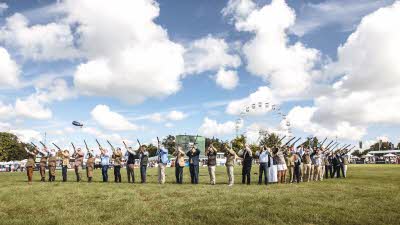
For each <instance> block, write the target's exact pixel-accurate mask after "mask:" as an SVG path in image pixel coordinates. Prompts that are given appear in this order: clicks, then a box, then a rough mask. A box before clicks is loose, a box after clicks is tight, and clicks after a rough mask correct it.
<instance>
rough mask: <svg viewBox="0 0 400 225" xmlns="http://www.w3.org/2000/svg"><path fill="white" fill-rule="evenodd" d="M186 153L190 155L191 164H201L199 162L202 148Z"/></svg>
mask: <svg viewBox="0 0 400 225" xmlns="http://www.w3.org/2000/svg"><path fill="white" fill-rule="evenodd" d="M186 155H187V156H188V157H189V164H190V165H194V166H198V165H199V162H200V150H199V149H196V150H195V151H194V152H192V151H191V150H189V151H188V152H186Z"/></svg>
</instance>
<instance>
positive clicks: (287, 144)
mask: <svg viewBox="0 0 400 225" xmlns="http://www.w3.org/2000/svg"><path fill="white" fill-rule="evenodd" d="M295 138H296V137H292V138H291V139H290V140H289V141H288V142H286V143H285V144H284V145H282V146H281V147H283V146H287V145H288V144H289V143H290V142H291V141H293V140H294V139H295Z"/></svg>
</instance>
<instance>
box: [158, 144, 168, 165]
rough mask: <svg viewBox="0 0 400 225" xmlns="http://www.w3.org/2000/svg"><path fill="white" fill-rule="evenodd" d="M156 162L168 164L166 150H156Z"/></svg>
mask: <svg viewBox="0 0 400 225" xmlns="http://www.w3.org/2000/svg"><path fill="white" fill-rule="evenodd" d="M157 156H158V162H159V163H163V164H167V163H168V150H166V149H164V148H160V149H158V150H157Z"/></svg>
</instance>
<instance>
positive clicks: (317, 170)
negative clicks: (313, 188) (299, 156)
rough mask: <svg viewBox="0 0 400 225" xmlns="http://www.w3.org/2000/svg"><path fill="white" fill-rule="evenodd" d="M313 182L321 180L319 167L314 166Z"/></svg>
mask: <svg viewBox="0 0 400 225" xmlns="http://www.w3.org/2000/svg"><path fill="white" fill-rule="evenodd" d="M314 180H315V181H317V180H321V166H317V165H314Z"/></svg>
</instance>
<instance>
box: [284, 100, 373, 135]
mask: <svg viewBox="0 0 400 225" xmlns="http://www.w3.org/2000/svg"><path fill="white" fill-rule="evenodd" d="M316 110H317V108H315V107H300V106H296V107H294V108H293V109H292V110H290V112H289V113H288V115H287V118H288V120H289V121H290V125H291V127H293V128H295V129H299V130H302V131H304V132H306V133H309V134H312V135H315V136H319V137H330V138H336V137H337V138H339V139H347V140H360V139H361V138H362V137H363V136H364V135H365V134H366V133H367V128H366V127H365V126H354V125H352V124H351V123H350V122H348V121H337V122H334V121H332V120H331V121H329V125H321V124H319V123H316V122H314V121H313V120H312V118H313V116H314V114H315V112H316Z"/></svg>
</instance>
